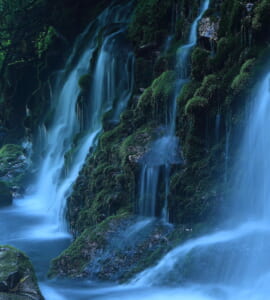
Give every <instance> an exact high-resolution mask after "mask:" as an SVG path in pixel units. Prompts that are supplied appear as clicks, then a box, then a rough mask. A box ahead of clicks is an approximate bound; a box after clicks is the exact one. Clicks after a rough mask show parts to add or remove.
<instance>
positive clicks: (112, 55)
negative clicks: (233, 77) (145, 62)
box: [20, 5, 133, 236]
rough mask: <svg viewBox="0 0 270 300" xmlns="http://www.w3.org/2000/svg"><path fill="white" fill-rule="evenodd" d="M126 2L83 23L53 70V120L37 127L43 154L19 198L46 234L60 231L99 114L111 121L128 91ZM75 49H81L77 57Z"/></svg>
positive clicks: (63, 229) (130, 77)
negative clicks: (80, 104) (81, 115)
mask: <svg viewBox="0 0 270 300" xmlns="http://www.w3.org/2000/svg"><path fill="white" fill-rule="evenodd" d="M129 6H130V5H125V6H119V5H116V6H111V7H109V8H108V9H106V10H105V11H104V12H103V13H102V14H101V15H100V16H99V18H98V19H97V20H96V21H95V22H93V23H92V24H91V25H90V26H89V27H88V28H87V30H86V31H85V32H84V33H83V34H82V35H81V36H80V37H79V38H78V40H77V43H76V45H75V50H74V51H73V53H72V55H71V57H70V58H69V60H68V62H67V65H66V67H65V69H64V70H63V71H61V72H59V75H58V78H57V83H56V85H55V86H54V88H53V92H52V99H51V102H52V106H53V112H52V113H53V119H52V122H51V124H50V127H49V128H48V129H46V128H45V127H44V126H43V127H41V128H42V129H43V130H42V132H43V134H41V137H42V146H41V147H40V148H41V153H43V157H42V159H41V164H40V167H39V172H38V175H37V182H36V184H35V185H34V194H33V193H31V194H30V195H29V196H27V197H26V199H25V200H24V201H20V203H21V206H22V208H24V209H25V210H26V211H28V213H36V214H39V215H43V216H44V226H43V228H42V231H43V234H46V235H47V236H49V235H53V236H54V235H55V234H59V233H61V234H66V224H65V216H64V210H65V205H66V199H67V197H68V196H69V194H70V192H71V187H72V184H73V183H74V181H75V180H76V178H77V176H78V174H79V171H80V169H81V168H82V165H83V163H84V161H85V158H86V156H87V154H88V153H89V150H90V149H91V148H92V147H94V146H95V143H96V140H97V137H98V135H99V134H100V132H101V131H102V116H103V115H104V113H105V112H107V111H109V110H111V109H113V113H112V120H111V121H112V122H117V121H118V119H119V116H120V113H121V112H122V110H123V109H124V108H125V107H126V105H127V102H128V100H129V98H130V96H131V93H132V89H133V70H132V68H133V56H132V53H131V52H130V51H129V50H128V49H127V47H126V46H125V45H124V44H123V41H122V40H123V35H124V31H125V27H126V22H127V20H128V15H127V14H126V11H128V9H129ZM109 24H111V26H115V27H116V30H115V31H113V33H108V34H107V33H106V31H108V29H107V26H108V25H109ZM102 31H104V32H102ZM91 34H92V35H91ZM89 35H91V36H90V37H89ZM100 35H102V36H103V39H104V40H103V44H102V47H101V49H100V51H99V55H98V58H97V62H96V66H95V68H94V69H93V66H92V65H91V64H90V62H91V59H92V57H93V54H94V52H95V51H96V50H97V47H98V38H99V36H100ZM78 53H82V54H81V55H80V57H79V58H78ZM92 63H93V62H92ZM89 70H90V71H93V74H92V78H93V80H92V81H91V83H90V84H91V87H90V93H89V96H88V97H89V100H88V104H87V105H86V113H85V114H86V122H85V123H86V124H85V125H84V126H83V127H85V128H83V129H84V132H81V134H82V135H83V137H82V138H81V139H80V141H79V143H77V144H76V145H75V144H74V139H75V138H76V135H77V134H78V133H80V130H81V127H82V126H80V122H79V119H78V116H77V112H76V108H77V98H78V96H79V93H80V88H79V85H78V81H79V78H80V77H81V76H82V75H84V74H85V73H87V72H89ZM87 111H88V112H87ZM72 147H73V148H74V150H73V152H74V153H73V154H72V155H71V156H72V157H71V158H69V165H68V167H66V166H65V154H66V153H68V151H69V150H71V149H72ZM40 230H41V228H38V229H37V231H36V232H34V233H33V234H37V236H40Z"/></svg>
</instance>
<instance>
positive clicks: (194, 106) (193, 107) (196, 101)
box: [185, 96, 208, 114]
mask: <svg viewBox="0 0 270 300" xmlns="http://www.w3.org/2000/svg"><path fill="white" fill-rule="evenodd" d="M207 104H208V100H207V99H206V98H203V97H199V96H195V97H193V98H191V99H189V100H188V102H187V104H186V105H185V114H192V113H194V112H196V111H197V110H200V109H201V108H204V107H205V106H207Z"/></svg>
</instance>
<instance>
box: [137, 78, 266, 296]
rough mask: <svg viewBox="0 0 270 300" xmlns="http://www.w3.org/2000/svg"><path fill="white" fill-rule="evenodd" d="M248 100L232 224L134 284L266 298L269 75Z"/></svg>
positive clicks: (235, 173)
mask: <svg viewBox="0 0 270 300" xmlns="http://www.w3.org/2000/svg"><path fill="white" fill-rule="evenodd" d="M252 98H253V101H252V103H251V105H250V109H249V117H248V119H247V128H246V131H245V134H244V137H243V140H242V144H241V147H240V150H239V154H238V155H237V159H236V166H235V170H234V171H233V174H232V176H231V177H232V180H233V182H234V184H233V192H232V195H231V197H230V199H231V201H230V202H231V208H232V211H231V220H230V221H231V222H229V223H230V224H229V225H228V224H227V225H226V226H225V225H224V230H221V231H216V232H213V233H212V234H209V235H206V236H202V237H199V238H197V239H193V240H190V241H188V242H186V243H184V244H182V245H180V246H179V247H176V248H175V249H174V250H172V251H171V252H169V253H168V254H167V255H166V256H165V257H164V258H163V259H162V260H161V261H160V262H159V263H158V264H157V265H156V266H154V267H153V268H150V269H148V270H146V271H144V272H143V273H141V274H139V275H138V276H137V277H136V278H135V279H134V283H135V284H137V285H139V286H145V285H161V284H170V282H187V283H189V285H190V286H194V285H196V286H198V287H199V289H200V291H201V294H202V295H214V298H213V299H228V300H234V299H240V300H242V299H247V298H249V299H252V300H255V299H258V300H265V299H268V295H269V292H270V288H269V278H270V272H269V271H270V261H269V257H268V253H269V251H270V242H269V241H270V226H269V224H270V219H269V214H270V202H269V199H270V185H269V182H270V171H269V170H270V155H269V147H270V135H269V133H268V128H269V127H270V119H269V115H270V73H268V74H267V75H266V76H265V78H263V80H261V81H260V83H259V85H258V86H257V87H256V89H255V92H254V94H253V96H252ZM196 299H197V298H196ZM211 299H212V298H211Z"/></svg>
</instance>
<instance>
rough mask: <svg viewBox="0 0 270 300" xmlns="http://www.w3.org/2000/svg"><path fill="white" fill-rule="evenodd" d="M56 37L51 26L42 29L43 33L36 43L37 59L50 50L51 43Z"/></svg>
mask: <svg viewBox="0 0 270 300" xmlns="http://www.w3.org/2000/svg"><path fill="white" fill-rule="evenodd" d="M55 37H56V32H55V29H54V28H53V27H52V26H48V27H45V28H44V31H42V32H40V33H39V35H38V37H37V39H36V42H35V48H36V51H37V55H38V57H39V58H41V57H42V55H44V53H45V52H46V51H47V50H48V49H49V48H50V46H51V44H52V43H53V39H54V38H55Z"/></svg>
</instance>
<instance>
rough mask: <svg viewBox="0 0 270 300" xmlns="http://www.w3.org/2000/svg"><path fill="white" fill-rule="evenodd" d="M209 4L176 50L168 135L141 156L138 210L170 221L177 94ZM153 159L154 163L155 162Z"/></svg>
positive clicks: (176, 144) (176, 157)
mask: <svg viewBox="0 0 270 300" xmlns="http://www.w3.org/2000/svg"><path fill="white" fill-rule="evenodd" d="M208 6H209V0H205V1H204V2H203V4H202V5H201V7H200V11H199V15H198V16H197V18H196V19H195V20H194V22H193V23H192V25H191V29H190V33H189V37H188V42H187V44H185V45H183V46H181V47H180V48H179V49H178V50H177V64H176V65H177V66H176V73H177V79H176V83H175V91H174V97H173V99H172V103H171V105H170V106H169V112H168V113H167V114H168V116H169V118H168V122H167V124H165V130H164V131H165V134H164V136H162V137H161V138H159V139H158V140H156V141H154V143H153V144H152V145H151V147H150V150H149V152H148V153H147V154H146V156H145V157H144V158H143V159H142V164H143V166H142V170H141V176H140V194H139V213H140V214H141V215H144V216H150V217H155V216H162V218H163V219H164V220H165V221H168V209H167V207H168V194H169V179H170V168H171V165H172V164H178V163H180V162H181V159H180V157H179V154H178V153H179V141H178V138H177V137H176V136H175V123H176V112H177V97H178V95H179V93H180V91H181V89H182V87H183V85H184V84H185V83H186V82H187V81H188V77H189V70H188V69H189V68H188V66H189V58H190V53H191V51H192V49H193V47H194V46H195V45H196V42H197V27H198V22H199V20H200V19H201V18H202V15H203V14H204V12H205V11H206V10H207V8H208ZM153 161H154V163H153ZM162 169H163V170H164V172H163V173H164V174H163V176H160V174H161V170H162ZM160 177H163V180H164V191H165V193H164V200H163V208H162V210H161V211H160V212H158V211H157V209H156V202H157V196H158V192H159V190H158V189H159V188H160V185H159V180H160ZM150 208H151V209H150Z"/></svg>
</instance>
